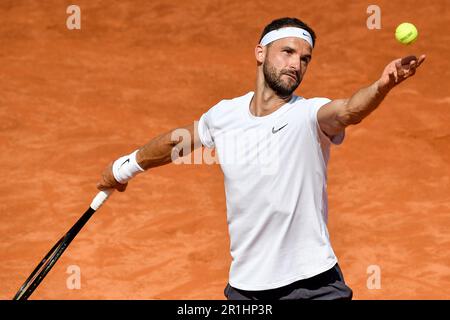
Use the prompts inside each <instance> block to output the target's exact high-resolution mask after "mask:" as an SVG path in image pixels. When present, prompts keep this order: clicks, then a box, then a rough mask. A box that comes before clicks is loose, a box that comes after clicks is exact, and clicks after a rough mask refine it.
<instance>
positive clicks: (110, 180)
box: [97, 124, 201, 192]
mask: <svg viewBox="0 0 450 320" xmlns="http://www.w3.org/2000/svg"><path fill="white" fill-rule="evenodd" d="M177 130H180V132H181V131H184V132H186V133H188V134H186V135H184V136H189V137H190V138H191V139H182V138H181V135H179V134H176V132H177ZM196 130H197V128H196V126H195V125H194V124H192V125H188V126H185V127H181V128H177V129H174V130H171V131H169V132H166V133H163V134H161V135H159V136H157V137H155V138H153V139H151V140H150V141H149V142H148V143H147V144H145V145H144V146H142V147H141V148H139V149H138V150H136V151H135V152H133V153H131V154H129V155H127V156H123V157H121V158H119V159H117V160H116V161H113V162H111V163H110V164H109V165H108V166H107V167H106V168H105V170H103V173H102V175H101V178H100V181H99V182H98V183H97V189H99V190H105V189H116V190H117V191H119V192H123V191H125V190H126V188H127V185H128V181H129V180H131V179H132V178H133V177H134V176H135V175H137V174H138V173H140V172H143V171H145V170H147V169H150V168H154V167H159V166H162V165H165V164H169V163H171V162H172V161H173V160H175V159H177V158H178V157H182V156H185V155H187V154H188V152H186V151H187V150H189V151H192V150H194V148H195V147H197V146H201V142H200V140H199V138H198V134H197V132H196Z"/></svg>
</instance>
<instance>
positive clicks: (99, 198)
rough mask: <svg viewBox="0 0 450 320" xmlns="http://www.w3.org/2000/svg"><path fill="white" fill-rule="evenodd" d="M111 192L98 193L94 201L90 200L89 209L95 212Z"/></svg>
mask: <svg viewBox="0 0 450 320" xmlns="http://www.w3.org/2000/svg"><path fill="white" fill-rule="evenodd" d="M113 192H114V189H107V190H102V191H100V192H99V193H97V195H96V196H95V198H94V200H92V203H91V205H90V207H91V208H92V209H94V210H95V211H97V210H98V209H99V208H100V207H101V206H102V205H103V203H105V201H106V200H107V199H108V198H109V196H110V195H111V194H112V193H113Z"/></svg>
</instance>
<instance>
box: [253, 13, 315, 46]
mask: <svg viewBox="0 0 450 320" xmlns="http://www.w3.org/2000/svg"><path fill="white" fill-rule="evenodd" d="M284 27H298V28H302V29H305V30H306V31H308V32H309V33H310V34H311V37H312V40H313V46H314V45H315V43H316V34H315V33H314V30H313V29H312V28H311V27H310V26H308V25H307V24H306V23H305V22H303V21H301V20H299V19H297V18H287V17H286V18H279V19H275V20H273V21H272V22H271V23H269V24H268V25H267V26H266V27H265V28H264V30H263V32H262V34H261V37H260V38H259V42H261V40H262V38H263V37H264V36H265V35H266V34H267V33H269V32H270V31H273V30H278V29H280V28H284Z"/></svg>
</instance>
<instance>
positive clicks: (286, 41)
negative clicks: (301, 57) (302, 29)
mask: <svg viewBox="0 0 450 320" xmlns="http://www.w3.org/2000/svg"><path fill="white" fill-rule="evenodd" d="M272 46H276V47H277V48H282V47H290V48H292V49H294V50H297V51H302V52H304V53H309V54H311V53H312V48H311V46H310V45H309V43H308V41H306V40H304V39H300V38H297V37H287V38H282V39H278V40H276V41H274V42H273V43H272Z"/></svg>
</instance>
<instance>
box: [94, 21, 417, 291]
mask: <svg viewBox="0 0 450 320" xmlns="http://www.w3.org/2000/svg"><path fill="white" fill-rule="evenodd" d="M315 42H316V36H315V33H314V31H313V30H312V29H311V28H310V27H309V26H308V25H307V24H306V23H304V22H302V21H300V20H298V19H296V18H281V19H277V20H274V21H272V22H271V23H270V24H269V25H267V26H266V27H265V28H264V30H263V32H262V35H261V38H260V41H259V43H258V44H257V45H256V47H255V59H256V65H257V67H256V85H255V89H254V91H250V92H248V93H246V94H244V95H243V96H240V97H237V98H234V99H229V100H222V101H220V102H219V103H218V104H216V105H215V106H213V107H212V108H210V109H209V110H208V111H207V112H206V113H204V114H203V115H202V116H201V118H200V119H199V122H198V125H196V124H195V123H194V124H192V125H189V126H186V127H184V128H178V129H184V130H188V131H189V133H190V135H191V137H195V138H194V139H191V140H190V141H189V139H182V138H179V139H175V140H172V132H173V131H170V132H167V133H165V134H162V135H160V136H158V137H156V138H154V139H152V140H151V141H150V142H148V143H147V144H145V145H144V146H142V147H141V148H139V149H138V150H136V151H134V152H132V153H131V154H129V155H126V156H123V157H121V158H119V159H117V160H116V161H114V162H113V163H111V164H110V165H109V166H108V167H107V168H106V169H105V170H104V172H103V174H102V177H101V179H100V182H99V183H98V185H97V187H98V188H99V189H100V190H102V189H107V188H115V189H117V190H119V191H125V189H126V187H127V183H128V181H129V180H130V179H131V178H133V177H134V176H135V175H137V174H138V173H140V172H143V171H145V170H148V169H150V168H153V167H157V166H161V165H164V164H167V163H170V162H172V161H174V158H176V157H174V156H173V154H176V155H177V156H178V155H179V156H184V155H186V154H187V153H188V152H189V151H191V150H193V149H194V146H196V145H203V146H204V147H206V148H215V149H216V152H217V155H218V158H219V162H220V165H221V168H222V171H223V173H224V178H225V179H224V180H225V192H226V204H227V221H228V228H229V236H230V250H231V256H232V262H231V267H230V272H229V281H228V284H227V285H226V287H225V290H224V293H225V296H226V297H227V298H228V299H231V300H235V299H236V300H245V299H329V300H331V299H351V298H352V295H353V293H352V290H351V289H350V288H349V287H348V286H347V285H346V283H345V281H344V278H343V275H342V272H341V270H340V268H339V265H338V263H337V262H338V260H337V258H336V255H335V253H334V252H333V249H332V246H331V244H330V239H329V235H328V230H327V215H328V212H327V209H328V207H327V163H328V160H329V155H330V146H331V145H333V144H334V145H338V144H341V143H342V142H343V140H344V136H345V128H346V127H348V126H349V125H355V124H358V123H360V122H361V121H362V120H363V119H364V118H365V117H367V116H368V115H369V114H370V113H371V112H372V111H374V110H375V109H376V108H377V107H378V106H379V105H380V103H381V101H382V100H383V99H384V97H385V96H386V95H387V94H388V93H389V91H390V90H392V89H393V88H394V87H395V86H397V85H398V84H399V83H401V82H402V81H404V80H405V79H407V78H409V77H411V76H413V75H414V74H415V72H416V69H417V68H418V67H419V66H420V64H421V63H422V62H423V61H424V59H425V56H424V55H422V56H420V57H419V58H416V57H413V56H410V57H406V58H403V59H396V60H394V61H392V62H390V63H389V64H388V65H387V66H386V67H385V69H384V71H383V72H382V74H381V76H380V77H379V78H378V79H377V80H376V81H375V82H373V83H372V84H370V85H369V86H367V87H364V88H362V89H360V90H358V91H357V92H355V93H354V94H353V95H352V96H350V97H349V98H347V99H337V100H330V99H327V98H310V99H308V98H304V97H300V96H296V95H294V91H295V89H296V88H297V87H298V86H299V85H300V83H301V81H302V79H303V76H304V75H305V73H306V70H307V69H308V66H309V64H310V62H311V58H312V52H313V48H314V46H315ZM186 150H189V151H188V152H186Z"/></svg>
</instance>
